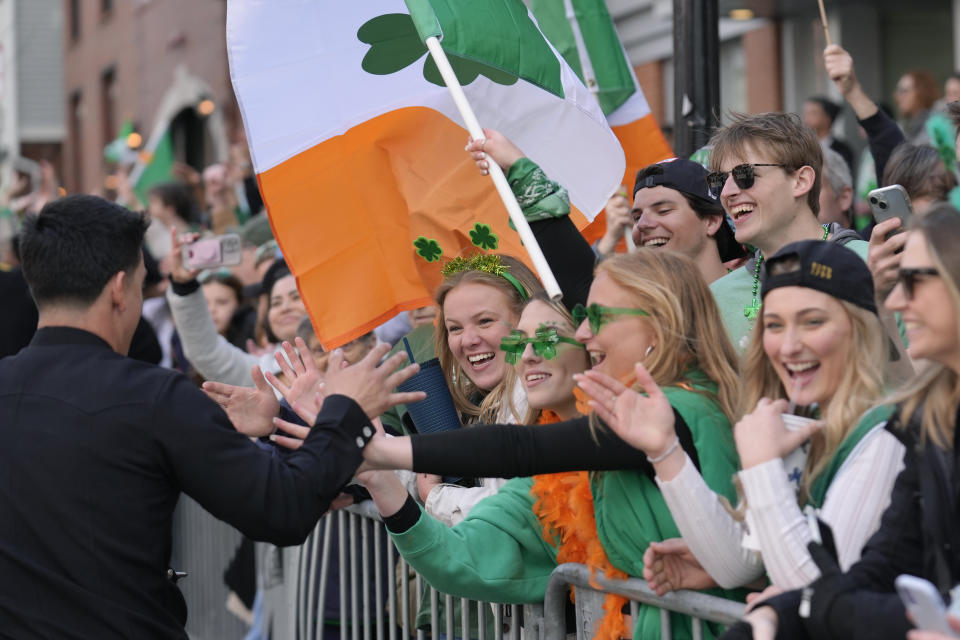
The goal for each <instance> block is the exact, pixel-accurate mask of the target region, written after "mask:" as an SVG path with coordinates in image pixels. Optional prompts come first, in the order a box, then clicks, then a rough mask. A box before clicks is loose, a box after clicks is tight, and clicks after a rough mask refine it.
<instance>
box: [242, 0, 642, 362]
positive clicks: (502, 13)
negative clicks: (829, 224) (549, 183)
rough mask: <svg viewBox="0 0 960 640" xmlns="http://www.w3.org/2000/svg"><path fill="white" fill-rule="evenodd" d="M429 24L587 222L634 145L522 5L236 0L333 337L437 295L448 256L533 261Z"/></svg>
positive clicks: (267, 167)
mask: <svg viewBox="0 0 960 640" xmlns="http://www.w3.org/2000/svg"><path fill="white" fill-rule="evenodd" d="M408 5H409V7H408ZM427 31H434V32H436V31H439V32H440V34H441V38H442V39H441V44H442V46H443V48H444V50H445V52H446V53H447V56H448V58H449V59H450V62H451V64H452V65H453V67H454V70H455V71H456V74H457V77H458V78H459V80H460V82H461V84H462V85H463V88H464V91H465V93H466V95H467V98H468V99H469V101H470V103H471V106H472V107H473V110H474V112H475V113H476V114H477V117H478V119H479V121H480V123H481V124H482V125H483V126H485V127H489V128H493V129H497V130H499V131H501V132H503V133H504V134H505V135H506V136H508V137H509V138H511V139H512V140H514V141H515V142H516V143H517V145H518V146H519V147H520V148H521V149H523V150H524V152H525V153H527V155H529V156H530V157H531V158H532V159H533V160H535V161H536V162H538V163H539V164H540V165H541V166H542V167H543V169H544V171H546V172H547V174H548V175H549V176H550V177H551V178H553V179H555V180H557V181H558V182H560V183H561V184H562V185H564V186H565V187H566V188H567V190H568V192H569V193H570V197H571V200H572V202H573V204H574V206H575V207H576V208H577V209H578V210H579V212H583V213H582V214H579V213H578V214H577V217H575V221H577V222H578V225H579V226H584V225H586V224H587V222H588V220H590V219H592V218H593V217H594V215H595V214H596V213H597V212H599V211H601V210H602V208H603V206H604V205H605V203H606V200H607V198H608V197H609V196H610V195H611V194H613V193H614V192H615V191H616V189H617V188H618V186H619V184H620V182H621V177H622V175H623V171H624V159H623V151H622V149H621V148H620V144H619V142H618V141H617V138H616V137H615V136H614V135H613V133H612V132H611V131H610V128H609V126H608V124H607V122H606V120H605V118H604V116H603V112H602V111H601V109H600V107H599V105H598V104H597V102H596V99H595V98H594V97H593V96H592V95H591V93H590V91H589V90H587V88H586V87H584V86H583V84H582V82H580V80H579V79H578V78H577V76H576V74H575V73H574V72H573V71H572V70H571V69H570V67H569V66H568V65H567V64H566V63H565V62H564V60H563V59H562V58H561V57H560V56H559V55H557V53H556V51H555V50H554V49H553V47H551V45H550V44H549V43H548V42H547V40H546V39H545V38H544V37H543V35H542V34H541V33H540V31H539V29H538V28H537V26H536V23H535V22H534V21H533V19H532V18H531V16H530V14H529V13H528V11H527V9H526V7H525V6H524V5H523V4H522V3H521V2H520V0H472V1H471V2H457V1H454V0H417V1H414V0H410V2H406V3H405V2H403V0H365V1H364V2H340V3H328V2H303V1H302V0H229V4H228V10H227V50H228V55H229V60H230V73H231V78H232V80H233V87H234V91H235V93H236V96H237V101H238V104H239V105H240V110H241V113H242V115H243V119H244V125H245V127H246V131H247V141H248V143H249V145H250V150H251V157H252V159H253V164H254V169H255V171H256V172H257V176H258V180H259V183H260V188H261V192H262V193H263V196H264V201H265V204H266V206H267V211H268V212H269V216H270V221H271V224H272V225H273V229H274V233H275V235H276V237H277V240H278V242H279V243H280V247H281V250H282V251H283V253H284V256H285V258H286V259H287V261H288V263H289V264H290V267H291V269H292V270H293V272H294V274H295V275H296V276H297V279H298V283H299V286H300V291H301V294H302V296H303V299H304V301H305V302H306V305H307V308H308V310H309V312H310V315H311V318H312V319H313V321H314V325H315V326H316V328H317V333H318V335H319V337H320V339H321V341H322V342H323V343H324V345H325V346H328V347H330V346H336V345H338V344H342V343H344V342H346V341H348V340H350V339H352V338H354V337H356V336H358V335H361V334H363V333H365V332H366V331H369V330H370V329H371V328H373V327H375V326H376V325H378V324H379V323H381V322H383V321H384V320H386V319H388V318H389V317H391V316H392V315H394V314H396V313H397V312H398V311H402V310H404V309H411V308H416V307H419V306H423V305H426V304H429V303H430V294H431V292H432V287H433V286H435V284H436V283H437V282H438V281H439V268H440V266H441V265H442V264H443V263H444V262H445V261H446V260H449V259H451V258H453V257H455V256H458V255H462V254H466V253H471V252H479V251H498V252H502V253H509V254H512V255H515V256H517V257H520V258H524V257H525V255H526V252H525V251H524V249H523V248H522V247H521V246H520V244H519V241H518V237H517V235H516V233H515V232H514V231H512V230H511V229H510V228H509V225H508V218H507V213H506V211H505V209H504V207H503V205H502V203H501V202H500V200H499V197H498V196H497V194H496V191H495V189H494V187H493V185H492V184H491V183H490V180H489V179H488V178H484V177H482V176H480V175H479V172H478V171H477V169H476V167H475V165H474V164H473V162H472V160H471V159H470V158H469V156H468V155H467V154H466V153H465V152H464V150H463V147H464V145H465V144H466V142H467V138H468V135H467V132H466V129H465V128H464V126H463V123H462V121H461V119H460V116H459V114H458V113H457V110H456V108H455V106H454V104H453V101H452V99H451V98H450V95H449V92H448V90H447V89H446V87H445V86H444V85H443V82H442V80H441V78H440V75H439V72H438V70H437V68H436V65H435V64H434V63H433V62H432V59H431V58H430V57H429V56H428V55H427V48H426V46H425V44H424V40H423V38H422V37H421V36H422V34H423V33H425V32H427Z"/></svg>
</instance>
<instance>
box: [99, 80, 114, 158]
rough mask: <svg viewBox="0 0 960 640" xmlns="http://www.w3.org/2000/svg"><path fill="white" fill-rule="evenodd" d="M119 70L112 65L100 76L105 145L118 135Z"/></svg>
mask: <svg viewBox="0 0 960 640" xmlns="http://www.w3.org/2000/svg"><path fill="white" fill-rule="evenodd" d="M116 94H117V72H116V69H114V68H113V67H110V68H109V69H107V70H106V71H104V72H103V74H102V75H101V76H100V121H101V123H102V125H103V146H107V145H108V144H110V143H111V142H113V140H114V138H116V137H117V123H116V122H115V119H116V113H117V109H116V103H117V96H116Z"/></svg>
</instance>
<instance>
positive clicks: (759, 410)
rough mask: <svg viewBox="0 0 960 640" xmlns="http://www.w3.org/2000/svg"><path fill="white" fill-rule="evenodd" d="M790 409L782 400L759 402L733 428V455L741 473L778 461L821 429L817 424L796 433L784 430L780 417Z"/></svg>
mask: <svg viewBox="0 0 960 640" xmlns="http://www.w3.org/2000/svg"><path fill="white" fill-rule="evenodd" d="M789 407H790V403H789V402H787V401H786V400H784V399H780V400H770V399H769V398H760V401H759V402H757V406H756V408H755V409H754V410H753V411H752V412H751V413H748V414H746V415H745V416H743V417H742V418H741V419H740V421H739V422H738V423H737V424H736V426H735V427H734V428H733V438H734V440H736V443H737V453H738V454H740V463H741V465H742V466H743V468H744V469H749V468H750V467H755V466H757V465H759V464H763V463H764V462H768V461H770V460H773V459H774V458H782V457H783V456H785V455H787V454H788V453H790V452H791V451H793V450H794V449H796V448H797V447H799V446H800V445H801V444H803V443H804V442H806V441H807V440H809V439H810V436H812V435H813V434H814V433H815V432H816V431H818V430H819V429H820V428H821V427H822V426H823V422H821V421H819V420H815V421H812V422H810V423H808V424H806V425H804V426H802V427H800V428H798V429H787V427H786V425H784V423H783V417H782V414H783V413H785V412H786V411H787V410H788V409H789Z"/></svg>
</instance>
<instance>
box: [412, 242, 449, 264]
mask: <svg viewBox="0 0 960 640" xmlns="http://www.w3.org/2000/svg"><path fill="white" fill-rule="evenodd" d="M413 246H414V247H416V249H417V255H418V256H420V257H421V258H423V259H424V260H426V261H427V262H437V261H438V260H440V256H442V255H443V249H441V248H440V243H439V242H437V241H436V240H431V239H430V238H424V237H423V236H419V237H418V238H417V239H416V240H414V241H413Z"/></svg>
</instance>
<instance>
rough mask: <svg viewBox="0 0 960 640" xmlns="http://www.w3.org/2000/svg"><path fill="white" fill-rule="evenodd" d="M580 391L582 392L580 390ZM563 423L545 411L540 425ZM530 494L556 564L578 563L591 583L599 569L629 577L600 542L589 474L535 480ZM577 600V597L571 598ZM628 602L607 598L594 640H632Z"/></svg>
mask: <svg viewBox="0 0 960 640" xmlns="http://www.w3.org/2000/svg"><path fill="white" fill-rule="evenodd" d="M578 391H579V389H578ZM553 422H560V418H559V417H558V416H557V415H556V414H555V413H553V412H550V411H544V412H542V413H541V415H540V419H539V421H538V424H550V423H553ZM530 493H531V494H532V495H533V497H534V498H535V499H536V502H535V503H534V505H533V509H534V511H535V512H536V514H537V517H538V518H539V519H540V522H541V524H542V525H543V537H544V539H545V540H546V541H547V542H549V543H550V544H551V545H554V546H557V563H558V564H560V563H564V562H579V563H581V564H585V565H587V567H589V568H590V576H591V578H590V582H591V584H592V585H593V586H595V587H597V588H599V586H598V585H597V584H596V583H595V581H594V580H595V576H596V572H597V570H598V569H599V570H600V571H602V572H603V574H604V575H605V576H607V577H608V578H618V579H623V578H626V577H627V574H626V573H624V572H623V571H620V570H619V569H616V568H614V567H613V565H611V564H610V560H609V559H607V553H606V552H605V551H604V550H603V546H602V545H601V544H600V540H599V539H597V520H596V517H595V515H594V511H593V493H591V491H590V474H589V473H587V472H586V471H567V472H564V473H550V474H543V475H538V476H534V477H533V487H532V488H531V489H530ZM571 597H575V593H572V594H571ZM627 602H628V600H627V598H624V597H622V596H617V595H613V594H608V595H607V597H606V598H605V599H604V601H603V610H604V612H605V613H604V615H603V618H602V619H601V620H600V623H599V624H598V625H597V629H596V633H595V635H594V640H617V639H618V638H624V637H629V635H628V630H627V625H626V623H625V622H624V616H623V614H622V613H621V611H622V609H623V605H625V604H626V603H627Z"/></svg>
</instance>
